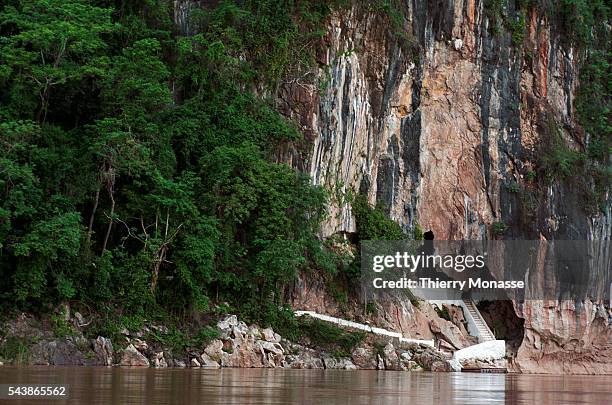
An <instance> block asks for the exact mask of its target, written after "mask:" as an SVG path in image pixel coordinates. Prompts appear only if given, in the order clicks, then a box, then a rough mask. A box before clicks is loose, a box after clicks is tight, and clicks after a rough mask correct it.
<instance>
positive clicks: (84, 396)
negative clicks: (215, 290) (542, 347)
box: [0, 366, 612, 405]
mask: <svg viewBox="0 0 612 405" xmlns="http://www.w3.org/2000/svg"><path fill="white" fill-rule="evenodd" d="M0 384H67V385H68V386H69V387H68V397H67V398H66V399H63V400H49V398H46V399H27V400H26V399H9V400H6V399H5V400H2V399H0V403H2V404H5V403H6V404H9V405H10V404H15V405H16V404H47V403H50V404H87V405H95V404H155V405H161V404H317V405H333V404H350V405H358V404H419V405H420V404H537V405H547V404H555V405H557V404H612V376H549V375H517V374H507V375H504V374H472V373H426V372H413V373H409V372H391V371H365V370H361V371H343V370H342V371H341V370H270V369H222V370H193V369H126V368H96V367H81V368H77V367H8V366H4V367H0Z"/></svg>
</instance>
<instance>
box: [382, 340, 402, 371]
mask: <svg viewBox="0 0 612 405" xmlns="http://www.w3.org/2000/svg"><path fill="white" fill-rule="evenodd" d="M383 353H384V354H385V358H384V362H385V369H386V370H400V364H399V356H398V355H397V353H396V352H395V347H393V344H392V343H391V342H389V343H387V345H386V346H385V348H384V349H383Z"/></svg>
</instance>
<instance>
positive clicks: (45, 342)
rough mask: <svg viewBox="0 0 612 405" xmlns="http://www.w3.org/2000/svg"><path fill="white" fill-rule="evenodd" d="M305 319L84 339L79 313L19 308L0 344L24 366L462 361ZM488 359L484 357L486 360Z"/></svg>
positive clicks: (347, 366)
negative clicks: (181, 333) (196, 332)
mask: <svg viewBox="0 0 612 405" xmlns="http://www.w3.org/2000/svg"><path fill="white" fill-rule="evenodd" d="M305 318H306V319H304V320H303V321H301V322H302V323H301V324H300V325H301V327H302V328H304V329H305V330H307V333H304V334H303V336H302V337H301V338H300V339H298V341H291V340H288V339H286V338H285V337H283V336H281V335H280V334H279V333H277V332H276V331H274V330H273V329H272V328H262V327H260V326H258V325H254V324H253V325H247V324H246V323H245V322H242V321H240V320H239V319H238V317H237V316H236V315H226V316H223V317H221V319H220V320H219V321H218V322H217V323H216V324H214V325H211V326H209V327H207V328H206V329H204V330H205V331H206V333H205V334H201V335H204V336H200V339H190V340H189V342H176V341H175V340H176V333H175V332H173V331H172V330H171V329H169V328H168V327H166V326H164V325H156V324H154V323H145V325H144V326H143V327H142V328H141V329H139V330H128V329H126V328H123V329H122V330H121V333H120V334H119V335H118V336H115V337H114V338H110V337H107V336H96V337H89V338H88V337H86V335H85V334H84V333H83V329H84V328H85V327H86V325H85V323H86V322H84V319H83V318H82V316H81V315H80V314H79V313H78V312H77V313H75V314H74V316H72V317H71V318H69V319H68V320H65V324H64V327H63V328H59V329H60V330H59V331H58V328H57V327H56V328H48V327H45V325H48V322H47V321H45V320H41V319H37V318H34V317H32V316H29V315H27V314H21V315H20V316H18V317H17V318H16V319H14V320H12V321H9V322H6V323H5V330H4V333H3V337H2V340H0V347H1V348H2V351H1V353H2V356H3V359H2V361H3V362H4V363H6V364H24V365H62V366H67V365H80V366H126V367H154V368H167V367H177V368H189V367H191V368H207V369H218V368H285V369H344V370H359V369H360V370H394V371H434V372H450V371H459V369H460V367H461V364H458V363H457V362H456V361H453V359H452V354H451V353H449V352H445V351H440V350H436V349H435V348H433V347H431V346H430V345H427V344H419V343H414V342H410V343H401V342H393V341H392V339H384V338H381V336H377V335H374V334H371V333H363V332H360V331H353V330H350V329H340V328H337V327H335V326H333V325H330V324H327V323H325V322H322V321H318V320H315V319H309V318H308V317H305ZM306 328H308V329H306ZM62 329H63V330H62ZM58 332H62V333H60V334H62V336H58ZM181 343H182V344H181ZM494 363H495V360H491V366H493V365H494Z"/></svg>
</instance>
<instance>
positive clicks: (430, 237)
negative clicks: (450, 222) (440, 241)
mask: <svg viewBox="0 0 612 405" xmlns="http://www.w3.org/2000/svg"><path fill="white" fill-rule="evenodd" d="M423 239H425V240H434V233H433V232H432V231H427V232H425V233H424V234H423Z"/></svg>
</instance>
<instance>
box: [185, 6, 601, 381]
mask: <svg viewBox="0 0 612 405" xmlns="http://www.w3.org/2000/svg"><path fill="white" fill-rule="evenodd" d="M174 3H175V20H176V22H177V25H178V26H179V27H180V31H181V32H182V33H187V34H188V33H191V31H192V27H190V26H189V24H188V23H187V18H186V16H187V15H188V13H189V10H190V9H192V8H194V7H201V6H204V7H205V6H206V5H207V3H208V2H205V1H195V0H177V1H175V2H174ZM212 3H215V2H212ZM366 3H367V4H366ZM381 3H382V2H381ZM396 3H398V6H399V8H398V10H395V12H397V13H398V14H399V16H400V18H399V19H397V18H394V17H397V16H393V15H391V13H389V12H387V13H385V12H381V9H382V8H381V7H377V6H376V4H378V3H377V2H375V1H374V2H360V1H355V2H352V3H351V2H349V4H348V5H346V6H342V7H340V8H339V9H337V10H336V11H335V12H334V13H333V14H332V16H331V18H329V19H328V20H327V21H326V23H325V27H324V31H325V35H324V37H323V38H322V40H321V42H320V43H319V44H318V46H317V47H316V61H317V66H316V68H315V69H314V72H309V73H315V74H314V76H316V79H315V80H314V81H313V80H311V79H308V80H306V79H304V80H301V79H300V78H292V80H287V81H285V82H284V83H282V84H281V86H280V87H279V88H278V92H277V94H276V96H277V97H276V98H277V100H278V107H279V109H280V110H281V111H282V112H283V113H284V114H285V115H287V116H288V117H290V118H291V119H293V120H294V121H295V122H296V123H298V125H299V126H300V127H301V130H302V132H303V133H304V134H305V135H306V138H307V141H308V142H307V146H306V147H304V146H303V145H302V146H295V147H286V148H285V149H283V150H282V151H281V154H280V157H279V159H280V160H281V161H284V162H287V163H289V164H291V165H293V166H294V167H296V168H298V169H299V170H302V171H305V172H308V173H310V176H311V178H312V181H313V182H314V183H315V184H317V185H322V186H324V187H325V188H326V189H327V190H328V191H329V193H330V195H331V197H332V198H331V201H330V204H329V218H328V220H327V221H326V222H325V223H324V226H323V228H322V230H321V233H322V237H329V236H332V235H336V234H340V235H344V236H349V237H350V234H352V233H354V232H355V231H356V224H355V217H354V214H353V212H352V207H351V196H354V195H356V194H362V195H366V196H367V199H368V200H369V202H370V203H372V204H378V205H380V206H383V207H385V209H386V212H387V213H388V215H389V217H390V218H392V219H394V220H395V221H397V222H398V223H399V224H400V225H401V226H402V227H403V228H404V229H405V230H406V231H408V232H411V231H412V230H414V228H415V227H416V226H417V224H418V225H419V226H420V228H422V229H424V230H431V231H432V232H433V233H434V234H435V237H436V239H440V240H454V239H494V238H507V239H546V240H563V239H578V240H610V236H611V234H612V208H611V204H610V197H609V194H606V195H605V196H604V197H605V200H606V201H605V203H604V204H603V212H599V211H598V212H593V211H592V210H587V209H585V203H584V201H583V198H582V194H584V193H583V189H581V188H580V184H576V183H577V182H576V181H574V182H572V181H556V182H553V183H552V184H550V183H545V182H544V181H543V179H542V178H541V176H540V174H539V173H538V170H539V161H538V159H539V155H540V150H541V147H542V145H543V144H545V143H546V142H548V141H547V140H549V139H550V138H551V133H558V134H559V135H560V136H561V137H562V139H563V142H564V143H565V144H566V145H568V146H569V148H570V149H573V150H584V148H585V144H586V142H587V140H586V137H585V134H584V131H582V130H581V128H580V125H579V124H578V123H577V119H576V109H575V106H574V102H575V96H576V91H577V86H578V85H579V83H578V78H579V71H578V69H579V66H580V53H579V52H578V51H577V50H576V49H575V48H574V47H572V46H571V45H568V42H567V41H565V40H564V33H563V32H562V30H561V29H560V28H559V26H558V24H556V23H555V21H554V19H553V18H552V17H551V16H550V13H547V12H546V11H544V10H539V9H538V8H537V7H535V6H534V2H527V3H528V4H530V5H529V6H528V7H527V9H526V11H524V17H525V18H524V31H523V32H522V33H521V35H524V38H520V41H518V42H520V44H517V38H515V37H514V36H513V33H512V32H510V30H508V29H505V28H504V29H501V30H500V29H498V27H496V26H495V25H499V22H498V21H495V20H496V18H495V17H494V16H493V15H492V14H491V13H490V12H489V11H490V10H487V7H488V5H487V4H486V3H503V4H504V5H505V6H504V8H503V9H502V10H501V13H502V14H503V15H505V16H507V17H509V18H515V17H516V16H517V15H518V14H517V10H516V9H515V8H517V4H518V3H519V2H515V1H508V2H487V1H486V0H485V1H483V0H435V1H428V0H406V1H400V2H396ZM523 3H525V2H523ZM379 6H380V5H379ZM497 18H499V16H497ZM398 21H399V24H398ZM519 45H520V46H519ZM312 76H313V75H310V76H309V77H312ZM578 183H580V180H578ZM583 183H585V184H586V185H587V187H588V181H586V180H585V181H584V182H583ZM502 234H503V235H502ZM608 247H609V244H608ZM595 256H596V259H595V260H598V261H600V262H601V263H608V264H609V261H610V257H611V252H610V251H609V248H606V249H603V250H602V251H600V252H596V254H595ZM604 268H605V266H604ZM589 277H590V279H591V280H598V281H597V282H598V283H601V286H600V287H601V288H600V290H602V291H603V290H605V288H607V286H608V284H609V283H610V282H611V281H612V280H610V278H609V277H610V276H609V274H603V275H602V274H589ZM324 290H325V287H324V285H323V283H322V282H321V281H320V280H312V279H308V278H307V277H306V278H304V277H302V278H300V280H299V282H298V285H297V288H296V290H295V297H294V303H295V305H296V306H299V307H300V308H298V309H313V310H319V311H328V312H332V314H333V312H338V311H339V308H338V305H337V304H335V303H333V300H332V299H330V297H326V296H325V292H324ZM356 305H357V304H356ZM513 308H514V312H515V313H516V315H517V316H518V317H520V318H524V336H523V340H522V343H521V344H520V347H519V349H518V351H517V353H516V355H517V357H516V362H515V368H516V369H517V370H521V371H523V372H546V371H551V372H559V371H564V372H575V373H599V372H605V373H612V368H611V367H612V362H610V359H611V358H612V326H611V323H610V321H609V316H610V315H609V308H606V307H605V306H604V303H603V301H597V302H591V301H586V302H576V303H574V302H566V301H564V302H556V301H554V302H544V301H529V302H526V303H513ZM428 312H431V311H429V309H427V308H426V309H424V310H422V311H421V310H418V309H415V308H413V306H412V305H411V304H410V303H409V302H406V303H399V304H398V305H396V306H392V308H391V307H389V308H383V312H382V313H381V314H380V315H379V318H380V319H379V321H381V322H382V323H384V324H386V325H389V326H392V327H395V328H397V329H399V330H402V331H403V332H404V333H406V334H407V335H410V334H412V335H414V336H426V335H428V334H430V333H431V332H430V328H429V325H428V322H429V318H428Z"/></svg>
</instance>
